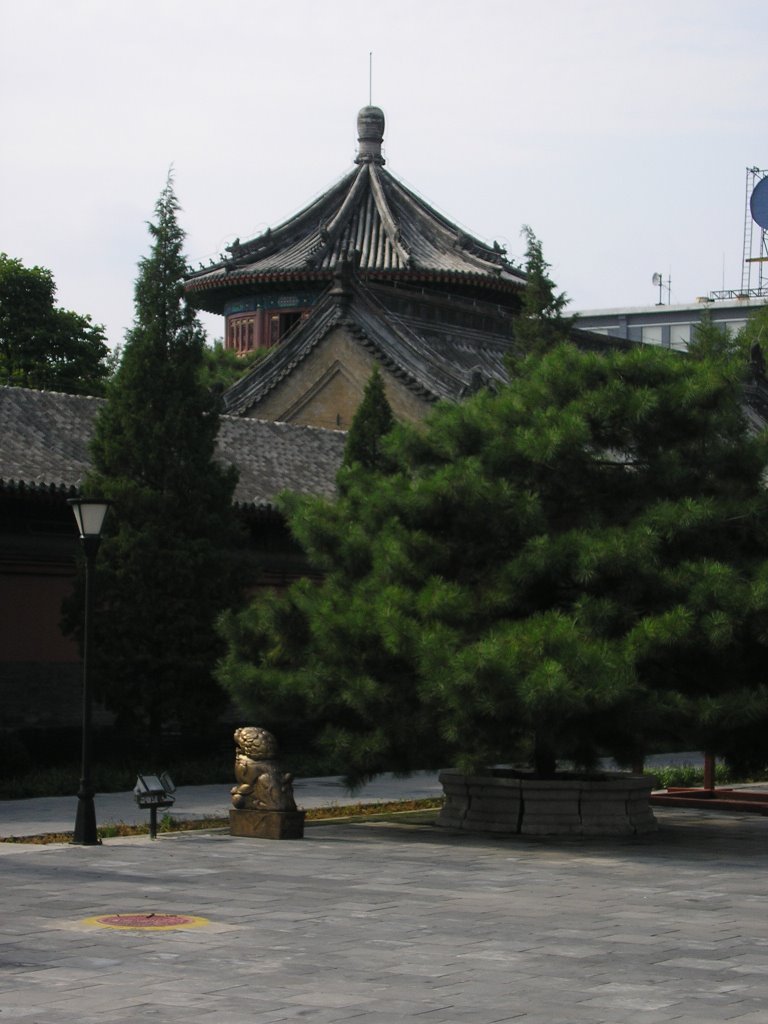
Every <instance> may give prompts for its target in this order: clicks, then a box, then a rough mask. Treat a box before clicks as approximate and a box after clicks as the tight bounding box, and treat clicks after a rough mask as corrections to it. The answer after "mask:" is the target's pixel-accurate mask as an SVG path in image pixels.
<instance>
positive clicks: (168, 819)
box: [0, 797, 443, 846]
mask: <svg viewBox="0 0 768 1024" xmlns="http://www.w3.org/2000/svg"><path fill="white" fill-rule="evenodd" d="M442 806H443V801H442V799H441V798H440V797H425V798H424V799H421V800H391V801H388V802H387V803H379V804H364V803H357V804H345V805H344V806H343V807H312V808H310V809H309V810H308V811H307V812H306V820H307V821H336V820H343V821H346V822H355V821H366V820H370V819H372V818H374V819H379V820H381V821H388V820H397V819H398V816H400V815H404V814H407V815H414V814H415V813H416V812H423V811H433V810H438V809H439V808H440V807H442ZM225 828H229V817H223V816H222V817H218V816H217V817H213V818H198V819H196V820H194V821H181V820H179V819H176V818H174V817H172V816H171V815H170V814H165V815H163V817H162V818H161V819H160V820H159V821H158V823H157V831H158V833H169V832H203V831H208V830H210V829H225ZM97 834H98V837H99V839H116V838H120V837H123V836H146V835H149V825H148V824H147V825H126V824H124V823H123V822H119V823H118V824H116V825H104V826H102V827H100V828H98V829H97ZM72 835H73V833H72V832H49V833H46V834H45V835H39V836H8V837H7V838H5V839H3V838H0V843H26V844H29V845H32V846H49V845H52V844H53V843H71V842H72Z"/></svg>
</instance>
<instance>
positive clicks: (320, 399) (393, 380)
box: [248, 327, 432, 430]
mask: <svg viewBox="0 0 768 1024" xmlns="http://www.w3.org/2000/svg"><path fill="white" fill-rule="evenodd" d="M376 362H377V360H376V359H375V357H374V356H373V354H372V353H370V352H369V351H368V350H367V349H365V348H363V347H362V346H361V345H360V342H359V341H358V340H356V339H355V338H351V337H350V336H349V334H348V332H347V331H346V330H345V329H344V328H343V327H337V328H335V329H334V330H333V331H331V332H330V333H329V334H328V335H327V336H326V337H325V338H324V339H323V341H322V342H321V343H320V344H319V345H318V346H317V348H316V349H314V351H313V352H312V354H311V355H310V356H308V357H307V358H306V359H305V360H304V361H303V362H301V363H299V365H298V366H296V367H295V368H294V369H293V370H292V372H291V374H290V376H289V377H287V378H286V379H285V380H283V381H282V382H281V383H280V384H279V385H278V386H277V387H276V388H274V389H273V390H272V391H270V393H269V394H268V395H266V396H265V398H264V399H263V400H262V401H261V402H259V403H257V404H256V405H254V406H252V407H251V409H250V410H249V412H248V415H249V416H251V417H253V418H254V419H264V420H275V421H279V422H281V423H295V424H299V425H302V426H312V427H326V428H328V429H331V430H348V429H349V426H350V424H351V422H352V418H353V417H354V415H355V412H356V411H357V407H358V405H359V404H360V401H361V400H362V397H363V391H364V390H365V385H366V384H367V383H368V379H369V378H370V376H371V373H372V372H373V368H374V366H375V365H376ZM379 369H380V371H381V375H382V379H383V381H384V388H385V391H386V395H387V400H388V401H389V404H390V406H391V407H392V412H393V413H394V416H395V418H396V419H397V420H400V421H406V422H411V423H413V422H418V421H420V420H422V419H424V417H425V416H426V415H427V413H428V412H429V410H430V409H431V407H432V405H431V403H430V402H427V401H425V400H424V399H422V398H419V397H418V396H417V395H415V394H414V393H413V391H411V390H410V388H408V387H406V386H405V385H404V384H403V383H402V382H401V381H400V380H398V378H397V377H395V376H394V375H393V374H392V373H390V372H389V370H387V369H386V367H383V366H381V365H379Z"/></svg>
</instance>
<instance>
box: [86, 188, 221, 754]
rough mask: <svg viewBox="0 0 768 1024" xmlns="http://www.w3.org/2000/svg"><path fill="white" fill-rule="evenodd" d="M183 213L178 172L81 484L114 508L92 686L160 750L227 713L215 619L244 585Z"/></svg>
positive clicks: (145, 263) (160, 215) (154, 229)
mask: <svg viewBox="0 0 768 1024" xmlns="http://www.w3.org/2000/svg"><path fill="white" fill-rule="evenodd" d="M177 213H178V203H177V200H176V196H175V194H174V190H173V182H172V179H171V177H170V175H169V178H168V181H167V183H166V185H165V188H164V189H163V191H162V193H161V194H160V198H159V199H158V201H157V204H156V206H155V219H154V222H152V223H150V224H149V232H150V235H151V238H152V247H151V250H150V253H149V255H148V256H147V257H145V258H144V259H142V260H141V262H140V264H139V274H138V278H137V280H136V287H135V310H136V313H135V320H134V324H133V327H132V328H131V330H130V331H129V332H128V334H127V337H126V344H125V347H124V350H123V355H122V361H121V363H120V366H119V368H118V371H117V373H116V375H115V377H114V379H113V381H111V382H110V384H109V387H108V391H107V401H106V404H105V406H104V407H103V409H102V410H101V412H100V414H99V416H98V418H97V422H96V428H95V434H94V438H93V443H92V456H93V470H92V472H91V473H90V474H89V476H88V479H87V481H86V484H85V486H84V492H85V493H86V494H96V495H99V496H103V497H106V498H110V499H112V500H113V501H114V504H115V508H114V512H113V514H112V515H111V517H110V519H109V520H108V532H107V536H106V538H105V540H104V543H103V545H102V549H101V552H100V554H99V558H98V562H97V570H98V586H97V599H98V604H99V607H98V612H97V621H96V630H97V643H96V652H95V658H96V659H97V662H96V665H95V676H96V678H97V680H98V681H99V682H100V687H101V692H102V695H103V697H104V699H105V702H106V704H107V707H108V708H110V709H111V710H112V711H114V712H115V713H116V715H117V719H118V723H119V724H122V725H123V726H125V727H127V728H129V729H130V730H131V731H132V732H134V733H138V732H145V731H146V732H148V733H149V735H150V736H151V737H152V738H153V744H154V746H155V749H157V747H158V741H159V738H160V736H161V734H162V732H163V730H164V729H166V728H174V729H177V728H182V729H185V730H195V731H199V730H201V729H203V728H205V726H206V725H207V723H208V722H209V720H210V718H211V716H215V715H216V713H217V712H218V711H220V709H221V708H222V707H223V706H224V703H225V698H224V695H223V693H222V692H221V690H220V689H219V688H218V686H217V685H216V683H215V681H214V680H213V678H212V668H213V665H214V663H215V661H216V658H217V657H218V655H219V653H220V651H219V644H218V641H217V638H216V634H215V629H214V622H215V619H216V616H217V615H218V614H219V613H220V612H221V610H222V609H223V608H224V607H225V606H227V605H228V604H229V603H230V602H232V601H233V599H234V597H235V588H236V583H237V573H236V570H235V568H234V566H235V559H234V558H233V556H232V550H233V546H234V544H235V542H236V538H237V527H236V522H235V519H234V511H233V506H232V497H233V492H234V487H235V483H236V472H235V470H234V469H233V468H232V467H223V466H221V465H220V464H218V463H217V462H216V461H215V459H214V449H215V442H216V435H217V432H218V426H219V419H218V407H217V400H216V399H215V398H214V397H213V396H212V394H211V392H210V391H209V390H208V389H207V388H206V387H205V384H204V383H203V373H202V368H203V361H204V356H203V348H204V333H203V330H202V327H201V326H200V324H199V322H198V320H197V318H196V316H195V314H194V312H193V310H192V309H190V307H189V306H188V305H187V303H186V300H185V298H184V292H183V279H184V275H185V273H186V272H187V265H186V262H185V259H184V255H183V243H184V232H183V231H182V229H181V227H180V226H179V223H178V219H177Z"/></svg>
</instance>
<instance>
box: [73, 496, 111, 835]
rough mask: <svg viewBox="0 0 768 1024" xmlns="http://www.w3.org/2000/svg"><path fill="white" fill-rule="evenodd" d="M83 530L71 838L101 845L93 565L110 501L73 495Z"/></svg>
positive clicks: (74, 507)
mask: <svg viewBox="0 0 768 1024" xmlns="http://www.w3.org/2000/svg"><path fill="white" fill-rule="evenodd" d="M69 504H70V505H71V506H72V511H73V512H74V514H75V520H76V521H77V528H78V530H79V531H80V543H81V544H82V547H83V553H84V554H85V623H84V628H83V747H82V761H81V768H80V788H79V790H78V792H77V817H76V819H75V834H74V836H73V839H72V842H73V843H75V844H77V845H78V846H98V845H99V837H98V834H97V832H96V809H95V807H94V804H93V785H92V783H91V705H92V700H93V697H92V693H91V679H90V659H89V654H90V644H91V631H92V628H93V622H92V619H93V565H94V562H95V560H96V552H97V551H98V550H99V544H100V543H101V530H102V527H103V526H104V519H105V518H106V515H107V512H108V511H109V506H110V504H111V502H109V501H102V500H101V499H98V498H70V499H69Z"/></svg>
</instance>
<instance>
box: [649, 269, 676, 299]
mask: <svg viewBox="0 0 768 1024" xmlns="http://www.w3.org/2000/svg"><path fill="white" fill-rule="evenodd" d="M651 284H653V285H655V286H656V287H657V288H658V289H659V301H658V302H657V303H656V305H657V306H663V305H664V299H663V298H662V294H661V293H662V291H663V289H664V288H666V289H667V300H668V301H671V299H672V274H671V273H670V275H669V277H668V278H667V283H666V284H664V276H663V275H662V274H654V275H653V277H652V278H651Z"/></svg>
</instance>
